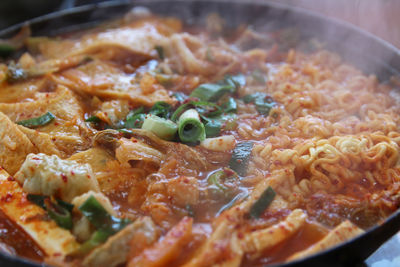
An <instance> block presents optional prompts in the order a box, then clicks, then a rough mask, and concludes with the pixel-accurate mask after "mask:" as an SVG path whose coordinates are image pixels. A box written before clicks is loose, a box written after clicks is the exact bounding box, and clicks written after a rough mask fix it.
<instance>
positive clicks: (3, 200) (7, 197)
mask: <svg viewBox="0 0 400 267" xmlns="http://www.w3.org/2000/svg"><path fill="white" fill-rule="evenodd" d="M12 197H13V195H12V194H11V193H10V192H8V193H7V194H6V195H5V196H3V197H1V201H2V202H10V201H11V200H12Z"/></svg>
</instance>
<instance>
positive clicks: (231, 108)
mask: <svg viewBox="0 0 400 267" xmlns="http://www.w3.org/2000/svg"><path fill="white" fill-rule="evenodd" d="M222 109H223V110H224V112H225V113H236V112H237V103H236V101H235V99H234V98H233V97H229V98H228V100H227V101H226V102H224V103H222Z"/></svg>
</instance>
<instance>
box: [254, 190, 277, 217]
mask: <svg viewBox="0 0 400 267" xmlns="http://www.w3.org/2000/svg"><path fill="white" fill-rule="evenodd" d="M275 195H276V193H275V191H274V189H272V187H270V186H268V188H267V189H265V191H264V192H263V193H262V194H261V196H260V197H259V198H258V199H257V200H256V202H254V204H253V206H251V208H250V216H251V217H253V218H259V217H260V216H261V214H262V213H263V212H264V211H265V209H266V208H268V206H269V205H270V204H271V202H272V201H273V200H274V197H275Z"/></svg>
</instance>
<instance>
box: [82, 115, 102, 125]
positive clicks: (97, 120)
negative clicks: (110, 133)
mask: <svg viewBox="0 0 400 267" xmlns="http://www.w3.org/2000/svg"><path fill="white" fill-rule="evenodd" d="M85 121H86V122H94V123H99V122H101V119H100V118H99V117H97V116H90V117H89V118H87V119H86V120H85Z"/></svg>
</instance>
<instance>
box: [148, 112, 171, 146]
mask: <svg viewBox="0 0 400 267" xmlns="http://www.w3.org/2000/svg"><path fill="white" fill-rule="evenodd" d="M142 129H144V130H147V131H150V132H152V133H154V134H155V135H157V136H158V137H160V138H161V139H164V140H172V139H173V138H174V137H175V134H176V132H177V130H178V126H177V125H176V123H175V122H173V121H171V120H167V119H164V118H160V117H158V116H156V115H152V114H149V115H147V116H146V118H145V120H144V122H143V125H142Z"/></svg>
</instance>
